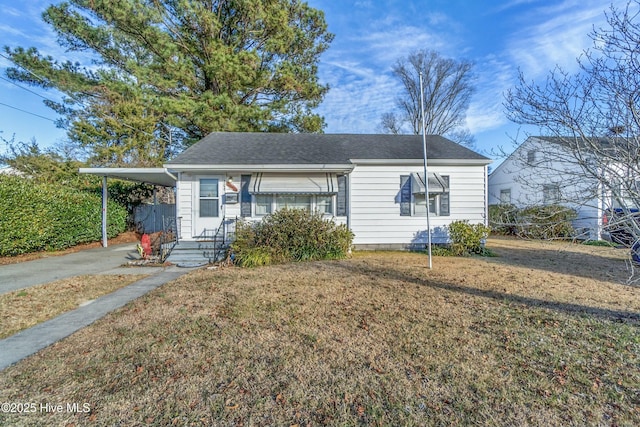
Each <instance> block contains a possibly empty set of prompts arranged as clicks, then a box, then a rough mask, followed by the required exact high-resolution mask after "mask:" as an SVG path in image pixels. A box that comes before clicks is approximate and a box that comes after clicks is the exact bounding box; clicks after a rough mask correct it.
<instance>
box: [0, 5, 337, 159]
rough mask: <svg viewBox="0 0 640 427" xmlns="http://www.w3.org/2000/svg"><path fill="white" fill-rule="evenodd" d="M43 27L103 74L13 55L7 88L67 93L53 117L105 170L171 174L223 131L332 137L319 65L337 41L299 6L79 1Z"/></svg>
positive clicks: (25, 53)
mask: <svg viewBox="0 0 640 427" xmlns="http://www.w3.org/2000/svg"><path fill="white" fill-rule="evenodd" d="M43 18H44V20H45V22H46V23H48V24H49V25H51V26H52V28H53V29H54V30H55V31H56V33H57V35H58V43H59V44H60V46H62V47H64V48H66V49H67V50H68V51H71V52H80V53H82V57H89V56H90V57H91V58H92V63H85V64H80V63H72V62H68V61H67V62H59V61H57V60H56V59H55V58H52V57H50V56H43V55H41V54H40V53H39V52H38V50H37V49H35V48H29V49H24V48H21V47H18V48H9V47H5V51H6V52H7V54H8V55H9V56H10V57H11V59H12V61H13V62H14V64H15V65H16V66H15V67H13V68H10V69H9V70H8V71H7V76H8V77H9V78H11V79H13V80H15V81H20V82H23V83H29V84H32V85H36V86H41V87H44V88H51V89H57V90H59V91H61V92H62V93H63V94H64V95H65V97H64V100H63V101H62V102H59V103H55V102H52V101H48V105H49V106H50V107H51V108H53V109H54V110H55V111H56V112H58V113H59V114H60V115H61V116H62V119H61V121H60V124H61V125H63V126H66V128H67V129H68V136H69V138H70V140H71V141H73V142H75V143H77V144H79V145H80V146H83V147H86V148H88V149H89V150H90V153H91V155H92V161H93V162H94V163H96V164H109V165H117V164H137V165H154V164H159V163H162V161H163V160H165V159H166V158H167V157H168V156H170V155H171V153H173V152H174V151H175V150H179V149H181V148H183V147H185V146H188V145H190V144H191V143H193V142H194V141H197V140H198V139H200V138H202V137H204V136H205V135H206V134H208V133H209V132H212V131H274V132H320V131H322V128H323V126H324V121H323V119H322V118H321V117H320V116H318V115H317V114H315V113H314V112H313V108H315V107H316V106H317V105H318V104H319V103H320V102H321V101H322V98H323V97H324V94H325V93H326V91H327V90H328V87H327V86H324V85H321V84H320V83H319V81H318V76H317V63H318V60H319V56H320V55H321V54H322V52H324V51H325V50H326V49H327V48H328V46H329V43H330V42H331V40H332V38H333V35H332V34H330V33H329V32H328V31H327V25H326V22H325V20H324V14H323V12H322V11H319V10H316V9H313V8H311V7H309V6H308V5H307V4H306V3H304V2H301V1H299V0H68V1H66V2H63V3H59V4H55V5H52V6H50V7H49V8H48V9H47V10H46V11H45V13H44V14H43ZM169 136H170V137H169ZM169 142H171V143H169Z"/></svg>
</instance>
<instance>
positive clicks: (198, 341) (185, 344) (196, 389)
mask: <svg viewBox="0 0 640 427" xmlns="http://www.w3.org/2000/svg"><path fill="white" fill-rule="evenodd" d="M490 247H491V248H493V249H494V250H495V251H496V252H498V253H499V254H500V255H501V256H500V257H498V258H482V259H481V258H440V257H438V258H436V259H435V261H434V269H433V270H432V271H427V270H426V269H425V267H424V266H425V263H426V258H425V256H424V255H420V254H411V253H357V254H356V255H355V256H354V257H353V258H352V259H350V260H345V261H331V262H313V263H301V264H294V265H283V266H272V267H265V268H256V269H252V270H243V269H237V268H229V269H223V270H217V271H211V270H198V271H195V272H193V273H191V274H189V275H187V276H183V277H182V278H180V279H179V280H177V281H176V282H173V283H171V284H168V285H165V286H163V287H162V288H159V289H157V290H156V291H154V292H152V293H150V294H148V295H147V296H145V297H143V298H141V299H139V300H137V301H136V302H135V303H133V304H131V305H129V306H127V307H125V308H123V309H122V310H119V311H118V312H116V313H113V314H112V315H109V316H107V317H106V318H104V319H103V320H102V321H99V322H96V323H95V324H94V325H92V326H90V327H88V328H85V329H84V330H82V331H80V332H78V333H76V334H74V335H73V336H72V337H70V338H68V339H66V340H64V341H63V342H61V343H59V344H58V345H56V346H54V347H51V348H49V349H46V350H44V351H42V352H40V353H38V354H37V355H35V356H33V357H31V358H29V359H27V360H25V361H23V362H21V363H20V364H18V365H16V366H13V367H11V368H9V369H7V370H5V371H3V372H2V373H0V390H2V392H0V401H2V402H37V404H38V405H39V404H40V403H41V402H52V403H61V404H65V403H67V402H80V403H84V402H86V403H88V404H89V406H90V408H91V411H90V412H89V413H80V414H74V413H68V412H63V413H59V414H51V413H44V412H42V411H38V412H37V413H35V414H21V415H6V414H4V415H2V414H0V423H4V424H8V425H68V424H73V425H118V423H121V425H157V426H165V425H203V426H216V425H220V426H222V425H225V426H226V425H229V426H236V425H244V426H267V425H269V426H271V425H285V426H288V425H300V426H303V425H343V426H351V425H353V426H356V425H384V426H386V425H407V426H411V425H509V426H511V425H536V426H539V425H558V426H560V425H562V426H570V425H575V426H584V425H620V426H624V425H639V424H640V368H639V367H640V288H638V287H636V286H631V285H628V284H626V283H625V280H626V278H627V272H626V270H625V268H626V267H625V266H626V264H625V261H624V259H623V258H624V255H621V253H620V252H619V251H615V250H612V249H608V248H593V247H576V246H568V245H566V244H560V245H551V246H546V245H545V244H543V245H540V244H538V243H532V242H519V241H509V240H499V241H496V240H494V241H491V242H490Z"/></svg>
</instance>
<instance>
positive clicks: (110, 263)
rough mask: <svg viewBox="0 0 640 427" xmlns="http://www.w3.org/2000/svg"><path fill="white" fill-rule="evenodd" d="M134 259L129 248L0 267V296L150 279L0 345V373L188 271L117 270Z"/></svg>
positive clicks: (149, 268) (73, 254) (55, 257)
mask: <svg viewBox="0 0 640 427" xmlns="http://www.w3.org/2000/svg"><path fill="white" fill-rule="evenodd" d="M135 259H139V256H138V252H137V250H136V247H135V244H131V243H127V244H123V245H114V246H110V247H107V248H95V249H88V250H84V251H80V252H75V253H71V254H67V255H57V256H48V257H44V258H41V259H37V260H33V261H27V262H22V263H17V264H9V265H2V266H0V294H4V293H7V292H11V291H14V290H17V289H23V288H27V287H30V286H37V285H41V284H44V283H49V282H53V281H56V280H60V279H65V278H68V277H74V276H80V275H92V274H149V275H150V276H149V277H146V278H144V279H141V280H138V281H137V282H135V283H132V284H131V285H129V286H126V287H124V288H121V289H119V290H117V291H115V292H113V293H111V294H108V295H104V296H102V297H100V298H98V299H96V300H94V301H92V302H90V303H89V304H87V305H84V306H81V307H79V308H77V309H75V310H72V311H69V312H67V313H64V314H62V315H60V316H58V317H56V318H54V319H51V320H48V321H46V322H44V323H40V324H38V325H36V326H34V327H32V328H29V329H26V330H24V331H21V332H18V333H17V334H15V335H12V336H10V337H8V338H5V339H3V340H0V370H3V369H5V368H7V367H8V366H11V365H13V364H14V363H17V362H19V361H20V360H22V359H24V358H25V357H27V356H30V355H32V354H34V353H36V352H37V351H39V350H42V349H43V348H45V347H48V346H50V345H51V344H53V343H55V342H57V341H59V340H61V339H63V338H65V337H67V336H69V335H71V334H73V333H74V332H76V331H77V330H79V329H81V328H83V327H85V326H87V325H90V324H91V323H93V322H95V321H96V320H98V319H100V318H101V317H103V316H104V315H106V314H107V313H109V312H110V311H113V310H116V309H118V308H120V307H122V306H124V305H125V304H127V303H128V302H130V301H133V300H134V299H136V298H138V297H140V296H142V295H144V294H146V293H147V292H149V291H151V290H152V289H155V288H157V287H159V286H162V285H164V284H165V283H167V282H170V281H172V280H174V279H176V278H178V277H180V276H182V275H183V274H186V273H188V272H190V271H192V270H193V269H191V268H179V267H175V266H170V267H123V265H125V264H126V263H127V262H128V261H131V260H135Z"/></svg>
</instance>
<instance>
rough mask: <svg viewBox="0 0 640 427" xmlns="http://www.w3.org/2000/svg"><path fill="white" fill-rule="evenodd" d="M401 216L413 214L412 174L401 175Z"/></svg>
mask: <svg viewBox="0 0 640 427" xmlns="http://www.w3.org/2000/svg"><path fill="white" fill-rule="evenodd" d="M400 216H411V175H400Z"/></svg>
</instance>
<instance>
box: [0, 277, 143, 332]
mask: <svg viewBox="0 0 640 427" xmlns="http://www.w3.org/2000/svg"><path fill="white" fill-rule="evenodd" d="M143 277H145V275H129V274H127V275H111V276H108V275H99V276H78V277H71V278H68V279H62V280H58V281H55V282H51V283H47V284H44V285H39V286H33V287H29V288H26V289H20V290H17V291H13V292H9V293H6V294H3V295H0V339H1V338H6V337H8V336H10V335H13V334H15V333H16V332H19V331H21V330H23V329H27V328H30V327H32V326H34V325H37V324H38V323H42V322H44V321H46V320H49V319H52V318H54V317H56V316H58V315H60V314H62V313H65V312H67V311H70V310H73V309H75V308H78V306H79V305H80V304H83V303H86V302H88V301H91V300H94V299H96V298H99V297H101V296H103V295H106V294H109V293H111V292H113V291H115V290H117V289H120V288H123V287H125V286H127V285H129V284H131V283H133V282H136V281H138V280H140V279H142V278H143Z"/></svg>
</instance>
